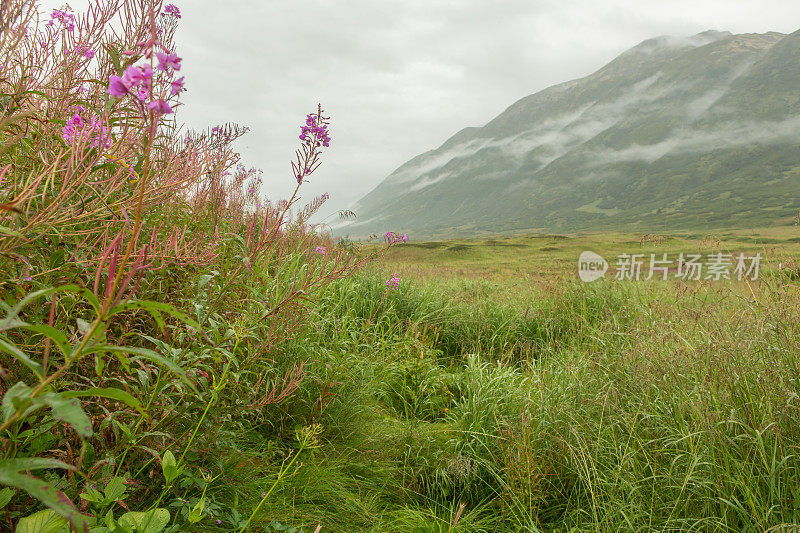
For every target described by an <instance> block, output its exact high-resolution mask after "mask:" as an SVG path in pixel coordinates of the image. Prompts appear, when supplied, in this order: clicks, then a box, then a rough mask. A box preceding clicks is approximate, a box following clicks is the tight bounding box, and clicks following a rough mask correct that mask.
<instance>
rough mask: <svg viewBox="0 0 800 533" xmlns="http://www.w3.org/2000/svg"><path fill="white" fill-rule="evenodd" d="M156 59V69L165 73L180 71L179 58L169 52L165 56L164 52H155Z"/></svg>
mask: <svg viewBox="0 0 800 533" xmlns="http://www.w3.org/2000/svg"><path fill="white" fill-rule="evenodd" d="M156 57H157V58H158V66H157V67H156V69H158V70H161V71H163V72H167V71H173V70H180V69H181V58H180V57H178V54H176V53H173V52H170V53H168V54H165V53H164V52H156Z"/></svg>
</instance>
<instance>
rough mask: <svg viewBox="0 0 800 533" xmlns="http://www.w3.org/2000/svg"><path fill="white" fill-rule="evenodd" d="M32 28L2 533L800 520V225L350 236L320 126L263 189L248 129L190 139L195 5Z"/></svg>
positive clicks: (7, 193) (5, 367)
mask: <svg viewBox="0 0 800 533" xmlns="http://www.w3.org/2000/svg"><path fill="white" fill-rule="evenodd" d="M36 8H37V4H36V2H32V1H28V0H9V1H8V2H3V4H2V9H0V14H2V16H3V17H4V18H3V19H2V21H0V22H2V24H0V397H2V402H1V404H0V531H15V532H17V533H31V532H35V533H69V532H75V531H80V532H90V533H162V532H163V533H176V532H198V533H200V532H217V531H219V532H223V531H226V532H230V531H235V532H245V531H248V532H288V533H299V532H305V533H312V532H316V533H319V532H359V531H363V532H375V533H379V532H380V533H383V532H414V533H434V532H438V533H442V532H506V531H507V532H516V531H530V532H538V531H553V532H568V531H570V532H571V531H581V532H582V531H586V532H590V531H592V532H606V531H704V532H705V531H714V532H717V531H719V532H740V531H754V532H755V531H759V532H763V531H796V530H798V528H800V516H798V515H799V514H800V458H798V446H799V445H800V388H799V386H798V385H799V384H798V379H800V373H799V372H798V354H800V335H798V333H799V331H798V330H800V320H798V318H799V317H798V309H800V306H799V305H798V303H800V296H799V295H798V291H797V288H798V285H797V282H798V279H799V278H800V275H799V274H798V272H800V271H799V270H798V268H797V264H796V261H797V258H798V257H800V233H798V230H797V228H796V227H784V228H777V227H776V228H767V229H763V230H757V231H741V230H738V231H731V232H722V233H719V234H705V233H702V232H699V233H697V234H688V233H685V234H669V235H641V234H622V233H598V234H580V235H541V234H521V235H515V236H499V237H495V238H491V239H490V238H482V239H473V240H458V241H441V242H417V241H415V240H414V236H413V235H412V236H411V237H410V239H409V240H408V242H406V240H407V239H406V236H405V235H400V234H398V233H396V232H393V231H387V233H386V235H385V236H384V238H383V239H382V241H381V243H379V244H376V243H369V242H368V243H352V242H349V241H346V240H338V241H337V240H334V239H332V238H331V237H330V235H328V234H327V233H326V232H324V231H323V230H322V228H321V227H320V226H317V225H315V224H314V223H313V222H312V221H313V220H314V219H313V216H314V214H315V213H317V212H320V210H321V209H322V210H323V211H322V212H323V213H324V205H325V201H326V200H327V199H328V196H327V195H322V196H320V197H317V198H305V199H304V198H303V195H304V193H305V188H304V185H305V183H306V182H307V181H308V178H309V176H311V175H312V174H313V173H314V172H315V171H316V170H317V168H319V166H320V165H321V164H322V163H323V162H324V158H325V155H324V154H325V153H326V151H327V150H328V148H329V145H330V141H331V134H330V131H331V130H329V129H328V126H329V124H330V123H331V121H330V120H331V119H330V118H329V117H327V116H326V115H325V114H324V112H323V109H322V107H321V106H317V107H316V110H312V112H311V113H309V114H308V115H307V116H306V117H305V119H304V120H303V118H302V117H299V120H298V126H299V133H300V135H299V139H298V140H299V142H298V149H297V152H296V154H295V159H294V160H292V162H291V167H290V168H291V169H292V175H289V176H287V180H286V189H287V197H288V200H283V201H275V200H274V199H269V198H265V197H263V196H262V195H261V193H260V186H261V185H262V177H261V174H260V172H259V171H258V170H257V169H253V168H247V167H246V166H245V165H244V163H243V162H241V161H240V156H239V154H238V152H237V151H236V149H235V146H234V143H235V141H236V140H237V139H238V138H239V137H240V136H242V135H244V134H245V133H246V128H243V127H241V126H239V125H236V124H221V125H217V126H210V127H209V128H207V129H206V130H203V131H187V130H186V129H185V128H184V127H183V126H182V125H181V123H180V122H178V121H177V120H176V119H175V115H176V113H179V111H180V107H181V106H182V105H183V103H182V102H181V98H180V97H181V93H182V91H183V90H184V82H185V83H186V85H190V84H191V79H189V80H184V77H183V76H180V74H179V72H177V71H179V70H180V62H181V58H180V56H179V55H178V52H179V49H180V46H179V44H178V43H175V42H174V36H175V30H176V28H177V25H178V24H179V20H180V17H181V15H180V9H179V8H178V7H176V6H174V5H172V4H166V5H161V3H159V2H139V1H134V0H119V1H108V2H107V1H104V0H98V1H96V2H93V3H92V4H91V6H90V8H89V10H88V11H86V12H81V13H78V12H74V11H72V10H70V9H67V8H64V9H56V10H52V12H50V13H49V19H48V18H47V14H44V15H42V14H39V12H38V11H37V10H36ZM334 124H335V122H334ZM334 131H335V130H334ZM290 155H291V154H287V159H289V157H290ZM391 229H392V228H387V230H391ZM583 250H593V251H595V252H597V253H600V254H602V255H603V256H605V257H606V258H607V259H609V261H610V262H611V263H612V265H613V262H614V257H615V256H616V255H617V254H620V253H623V252H628V253H644V254H650V253H664V252H668V253H670V254H676V253H678V252H685V253H689V252H693V253H694V252H697V253H703V254H706V253H711V252H717V251H730V252H747V253H748V254H753V253H760V254H762V257H763V260H762V268H761V272H760V277H759V279H758V280H756V281H751V282H739V281H692V282H686V281H681V280H679V279H675V278H674V277H672V278H671V279H670V280H667V281H641V282H634V281H614V280H613V279H612V277H613V276H612V274H613V266H612V271H611V272H609V275H608V276H607V279H605V280H599V281H595V282H593V283H590V284H586V283H582V282H580V281H578V279H577V276H576V263H577V258H578V255H579V254H580V252H581V251H583Z"/></svg>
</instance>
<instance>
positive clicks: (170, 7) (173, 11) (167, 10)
mask: <svg viewBox="0 0 800 533" xmlns="http://www.w3.org/2000/svg"><path fill="white" fill-rule="evenodd" d="M161 14H162V15H164V16H169V15H171V16H173V17H175V18H176V19H179V18H181V10H180V9H178V8H177V7H176V6H175V4H167V5H165V6H164V12H163V13H161Z"/></svg>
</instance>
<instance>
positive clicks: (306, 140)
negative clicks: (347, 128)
mask: <svg viewBox="0 0 800 533" xmlns="http://www.w3.org/2000/svg"><path fill="white" fill-rule="evenodd" d="M328 120H329V119H328V117H325V116H323V115H322V107H321V106H320V107H319V109H318V111H317V112H316V113H311V114H309V115H307V116H306V123H305V125H304V126H301V127H300V136H299V138H300V140H301V141H303V145H302V147H301V149H300V150H298V151H297V161H296V162H292V174H293V175H294V177H295V179H296V180H297V183H298V184H300V183H302V182H303V180H304V179H305V178H306V177H307V176H308V175H309V174H311V173H313V172H314V170H316V168H317V167H318V166H319V162H318V159H319V155H320V153H321V148H323V147H325V148H327V147H328V146H330V142H331V137H330V134H329V132H328Z"/></svg>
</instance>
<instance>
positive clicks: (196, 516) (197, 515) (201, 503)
mask: <svg viewBox="0 0 800 533" xmlns="http://www.w3.org/2000/svg"><path fill="white" fill-rule="evenodd" d="M205 506H206V499H205V498H200V500H198V502H197V504H195V506H194V508H192V510H191V511H189V516H188V517H187V519H188V520H189V523H190V524H196V523H197V522H199V521H200V520H202V519H203V516H205V515H203V509H204V508H205Z"/></svg>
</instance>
